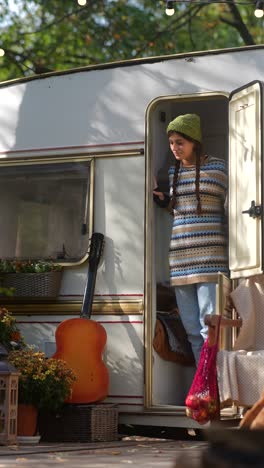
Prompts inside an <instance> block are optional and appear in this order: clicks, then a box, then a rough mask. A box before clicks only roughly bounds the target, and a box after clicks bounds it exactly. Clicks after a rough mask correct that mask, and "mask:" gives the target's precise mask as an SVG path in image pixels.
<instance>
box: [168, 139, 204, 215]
mask: <svg viewBox="0 0 264 468" xmlns="http://www.w3.org/2000/svg"><path fill="white" fill-rule="evenodd" d="M173 133H175V132H174V131H169V132H168V137H170V136H171V135H172V134H173ZM177 133H178V134H179V135H180V136H181V137H182V138H185V140H188V141H190V142H192V143H194V147H193V151H194V153H195V155H196V163H195V194H196V200H197V207H196V213H197V214H198V215H200V214H201V212H202V207H201V200H200V190H199V185H200V165H201V156H202V154H203V146H202V144H201V143H200V142H199V141H197V140H194V139H193V138H191V137H189V136H188V135H185V134H184V133H180V132H177ZM180 165H181V162H180V160H178V159H176V161H175V170H174V176H173V183H172V197H171V208H172V209H174V208H175V206H176V186H177V180H178V175H179V170H180Z"/></svg>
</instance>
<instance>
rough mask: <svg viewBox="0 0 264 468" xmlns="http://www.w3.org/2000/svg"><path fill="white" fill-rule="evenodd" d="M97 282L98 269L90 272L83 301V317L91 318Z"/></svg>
mask: <svg viewBox="0 0 264 468" xmlns="http://www.w3.org/2000/svg"><path fill="white" fill-rule="evenodd" d="M95 282H96V271H89V272H88V279H87V284H86V287H85V291H84V298H83V303H82V310H81V317H82V318H87V319H89V318H90V317H91V313H92V306H93V297H94V288H95Z"/></svg>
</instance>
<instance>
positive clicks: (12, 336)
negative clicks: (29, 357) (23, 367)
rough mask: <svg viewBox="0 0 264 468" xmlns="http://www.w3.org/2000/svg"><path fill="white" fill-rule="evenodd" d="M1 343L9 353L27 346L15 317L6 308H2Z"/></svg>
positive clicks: (0, 311) (0, 315) (0, 319)
mask: <svg viewBox="0 0 264 468" xmlns="http://www.w3.org/2000/svg"><path fill="white" fill-rule="evenodd" d="M0 343H1V345H3V346H4V347H5V348H6V350H7V351H8V352H9V351H11V350H12V349H15V348H22V347H24V346H25V343H24V339H23V337H22V336H21V333H20V331H19V329H18V326H17V322H16V319H15V317H13V315H12V314H11V312H8V310H7V309H5V308H4V307H0Z"/></svg>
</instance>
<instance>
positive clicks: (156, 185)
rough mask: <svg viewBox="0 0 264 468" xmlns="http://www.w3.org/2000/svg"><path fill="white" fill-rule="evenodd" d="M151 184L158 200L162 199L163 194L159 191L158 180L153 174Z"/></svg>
mask: <svg viewBox="0 0 264 468" xmlns="http://www.w3.org/2000/svg"><path fill="white" fill-rule="evenodd" d="M153 185H154V189H153V195H156V196H157V197H159V199H160V200H162V201H163V200H164V198H165V196H164V193H163V192H160V190H159V187H158V182H157V179H156V177H155V176H154V177H153Z"/></svg>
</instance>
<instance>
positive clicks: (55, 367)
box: [8, 347, 76, 411]
mask: <svg viewBox="0 0 264 468" xmlns="http://www.w3.org/2000/svg"><path fill="white" fill-rule="evenodd" d="M8 361H9V362H10V363H11V364H13V366H15V367H16V369H17V370H18V371H19V372H20V376H19V384H18V401H19V403H26V404H32V405H34V406H36V407H37V408H38V409H46V410H52V411H55V410H57V409H59V408H60V407H61V406H62V405H63V403H64V401H65V400H66V399H68V398H69V397H70V395H71V389H72V385H73V383H74V382H75V380H76V377H75V374H74V373H73V371H72V370H71V369H70V368H69V367H68V365H67V364H66V362H65V361H63V360H61V359H53V358H46V357H45V354H44V353H43V352H41V351H34V349H33V348H32V347H27V348H25V349H22V350H20V351H11V353H10V354H9V356H8Z"/></svg>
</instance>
